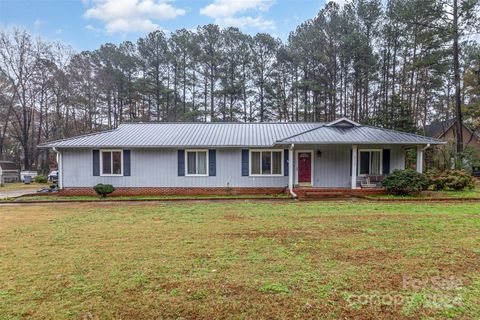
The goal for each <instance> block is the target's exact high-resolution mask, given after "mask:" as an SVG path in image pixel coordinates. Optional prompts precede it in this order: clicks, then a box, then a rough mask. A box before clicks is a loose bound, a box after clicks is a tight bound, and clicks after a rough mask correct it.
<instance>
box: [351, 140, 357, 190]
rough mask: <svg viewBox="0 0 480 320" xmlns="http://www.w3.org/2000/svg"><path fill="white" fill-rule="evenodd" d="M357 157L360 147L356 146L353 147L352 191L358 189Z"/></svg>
mask: <svg viewBox="0 0 480 320" xmlns="http://www.w3.org/2000/svg"><path fill="white" fill-rule="evenodd" d="M357 155H358V147H357V145H356V144H354V145H352V189H357V163H358V161H357Z"/></svg>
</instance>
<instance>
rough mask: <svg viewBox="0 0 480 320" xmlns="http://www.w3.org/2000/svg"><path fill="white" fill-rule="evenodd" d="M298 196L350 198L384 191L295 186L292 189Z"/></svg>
mask: <svg viewBox="0 0 480 320" xmlns="http://www.w3.org/2000/svg"><path fill="white" fill-rule="evenodd" d="M293 191H294V192H295V193H296V194H297V196H298V198H303V199H322V198H337V199H338V198H351V197H358V196H366V195H371V194H381V193H385V190H384V189H377V188H368V189H356V190H352V189H348V188H301V187H300V188H295V189H294V190H293Z"/></svg>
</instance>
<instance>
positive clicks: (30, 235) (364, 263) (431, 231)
mask: <svg viewBox="0 0 480 320" xmlns="http://www.w3.org/2000/svg"><path fill="white" fill-rule="evenodd" d="M0 261H1V263H0V319H21V318H35V319H38V318H40V319H44V318H48V319H53V318H54V319H72V318H73V319H78V318H81V319H82V318H84V319H108V318H120V319H152V318H160V319H164V318H189V319H190V318H191V319H223V318H235V319H238V318H240V319H242V318H244V319H249V318H284V319H293V318H298V319H305V318H330V319H338V318H356V319H362V318H363V319H367V318H368V319H371V318H376V319H381V318H384V319H393V318H396V319H401V318H427V317H432V318H455V317H460V318H465V319H474V318H478V316H479V315H480V203H464V204H461V203H457V204H445V203H440V204H435V203H432V204H423V203H402V204H397V203H392V204H385V203H372V202H360V203H354V202H308V203H305V202H303V203H302V202H300V203H265V202H264V203H261V202H258V203H203V204H202V203H196V204H174V205H172V204H160V205H158V204H155V205H153V204H152V205H149V204H143V203H142V204H140V203H139V204H135V203H134V204H122V205H118V204H112V203H104V204H98V203H97V204H95V203H92V204H62V205H61V206H60V205H54V204H52V205H45V204H43V205H36V206H34V205H22V206H2V207H0Z"/></svg>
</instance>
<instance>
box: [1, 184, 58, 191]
mask: <svg viewBox="0 0 480 320" xmlns="http://www.w3.org/2000/svg"><path fill="white" fill-rule="evenodd" d="M50 184H51V183H36V182H32V183H30V184H25V183H21V182H12V183H5V184H4V185H3V186H0V192H2V191H15V190H25V189H41V188H48V187H49V186H50Z"/></svg>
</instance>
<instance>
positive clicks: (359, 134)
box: [278, 125, 445, 144]
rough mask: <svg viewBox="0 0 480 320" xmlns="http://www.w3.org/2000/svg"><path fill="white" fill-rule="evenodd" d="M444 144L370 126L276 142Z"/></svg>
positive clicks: (334, 129) (332, 129)
mask: <svg viewBox="0 0 480 320" xmlns="http://www.w3.org/2000/svg"><path fill="white" fill-rule="evenodd" d="M319 141H320V142H321V143H323V144H444V143H445V142H443V141H441V140H439V139H434V138H429V137H425V136H420V135H417V134H412V133H406V132H400V131H394V130H389V129H384V128H377V127H370V126H362V125H359V126H351V127H336V126H321V127H319V128H315V129H313V130H309V131H307V132H304V133H300V134H297V135H294V136H291V137H288V138H285V139H282V140H280V141H278V143H282V144H291V143H295V144H317V143H319Z"/></svg>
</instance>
